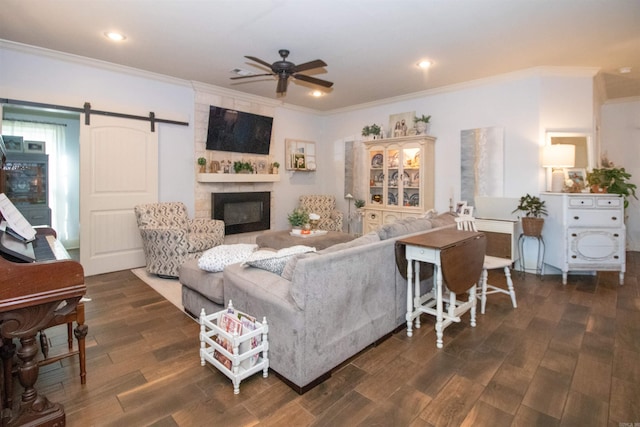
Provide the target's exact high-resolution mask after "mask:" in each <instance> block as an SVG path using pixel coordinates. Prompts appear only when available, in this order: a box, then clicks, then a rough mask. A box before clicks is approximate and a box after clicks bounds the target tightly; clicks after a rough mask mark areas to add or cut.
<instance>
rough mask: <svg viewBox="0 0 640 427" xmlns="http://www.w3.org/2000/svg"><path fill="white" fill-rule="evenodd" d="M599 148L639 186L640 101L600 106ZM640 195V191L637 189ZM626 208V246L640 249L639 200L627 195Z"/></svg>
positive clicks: (639, 195) (635, 249)
mask: <svg viewBox="0 0 640 427" xmlns="http://www.w3.org/2000/svg"><path fill="white" fill-rule="evenodd" d="M601 113H602V129H601V131H600V136H601V149H602V153H603V154H606V155H607V157H608V159H609V160H610V161H612V162H613V163H614V164H615V165H616V166H618V167H623V168H625V170H626V171H627V172H629V173H630V174H631V182H632V183H634V184H636V185H637V186H638V188H640V100H639V99H629V100H626V101H624V102H615V103H608V104H605V105H603V106H602V108H601ZM636 193H637V195H638V197H640V191H636ZM628 200H629V207H628V208H627V210H626V215H627V219H626V225H627V249H628V250H632V251H640V202H638V200H636V199H634V198H633V197H630V198H629V199H628Z"/></svg>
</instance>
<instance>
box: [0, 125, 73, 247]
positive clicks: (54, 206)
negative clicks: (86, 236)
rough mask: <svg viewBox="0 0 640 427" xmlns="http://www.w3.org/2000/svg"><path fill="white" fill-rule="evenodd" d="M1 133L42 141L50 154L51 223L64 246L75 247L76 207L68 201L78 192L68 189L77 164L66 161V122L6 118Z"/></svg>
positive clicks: (70, 186) (67, 159)
mask: <svg viewBox="0 0 640 427" xmlns="http://www.w3.org/2000/svg"><path fill="white" fill-rule="evenodd" d="M2 134H3V135H15V136H22V137H23V138H24V139H25V140H28V141H44V142H45V150H46V153H47V154H48V155H49V207H50V208H51V222H52V224H51V226H52V227H53V228H54V229H55V230H56V232H57V234H58V240H60V242H61V243H62V244H63V245H64V246H65V247H66V248H77V247H78V245H79V242H80V224H79V221H78V215H79V213H78V212H77V210H78V209H79V207H78V206H77V205H76V206H74V205H73V204H72V203H69V201H71V200H76V199H77V196H74V195H73V194H70V193H71V192H72V191H73V187H72V184H73V182H74V176H75V177H76V178H75V180H77V172H76V171H77V169H78V165H77V164H69V163H70V162H69V156H67V155H66V153H67V138H66V136H65V126H64V125H57V124H48V123H37V122H27V121H20V120H11V119H5V120H3V121H2Z"/></svg>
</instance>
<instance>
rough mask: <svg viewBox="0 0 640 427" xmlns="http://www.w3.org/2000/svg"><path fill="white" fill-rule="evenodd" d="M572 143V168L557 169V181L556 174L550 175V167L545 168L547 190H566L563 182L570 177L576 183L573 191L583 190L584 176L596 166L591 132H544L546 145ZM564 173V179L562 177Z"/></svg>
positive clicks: (584, 184)
mask: <svg viewBox="0 0 640 427" xmlns="http://www.w3.org/2000/svg"><path fill="white" fill-rule="evenodd" d="M557 144H562V145H573V146H574V147H575V164H574V166H573V167H572V168H565V169H563V170H561V169H557V170H556V172H559V175H560V178H559V181H560V182H559V183H558V180H556V178H557V177H556V175H555V174H554V175H553V177H552V170H551V168H547V171H546V174H547V175H546V179H547V191H554V192H557V191H568V190H567V189H566V188H565V189H563V188H562V187H563V186H564V183H565V182H567V181H566V180H567V179H570V180H572V181H574V182H575V183H576V185H574V186H573V191H580V190H582V191H584V188H585V186H586V177H587V173H588V171H590V170H591V169H593V168H594V167H596V164H595V156H594V155H593V146H592V142H591V134H590V133H589V132H557V131H554V132H550V131H548V132H547V133H546V145H557ZM563 174H564V179H563Z"/></svg>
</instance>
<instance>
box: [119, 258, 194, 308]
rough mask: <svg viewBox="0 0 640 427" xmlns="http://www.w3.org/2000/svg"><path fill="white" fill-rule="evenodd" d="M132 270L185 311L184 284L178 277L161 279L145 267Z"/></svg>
mask: <svg viewBox="0 0 640 427" xmlns="http://www.w3.org/2000/svg"><path fill="white" fill-rule="evenodd" d="M131 272H132V273H133V274H135V275H136V276H138V277H139V278H140V280H142V281H143V282H144V283H146V284H147V285H149V286H151V287H152V288H153V289H154V290H155V291H156V292H157V293H159V294H160V295H162V296H163V297H164V298H166V299H167V300H168V301H169V302H171V304H173V305H175V306H176V307H178V308H179V309H180V310H181V311H184V307H183V306H182V286H181V285H180V281H178V279H161V278H160V277H158V276H156V275H155V274H149V273H147V270H146V269H145V268H144V267H142V268H134V269H133V270H131Z"/></svg>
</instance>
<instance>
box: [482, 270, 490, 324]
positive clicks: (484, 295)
mask: <svg viewBox="0 0 640 427" xmlns="http://www.w3.org/2000/svg"><path fill="white" fill-rule="evenodd" d="M488 276H489V273H488V271H487V269H486V268H483V269H482V277H481V279H480V282H481V283H482V289H481V290H480V313H482V314H484V308H485V306H486V305H487V280H488Z"/></svg>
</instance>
